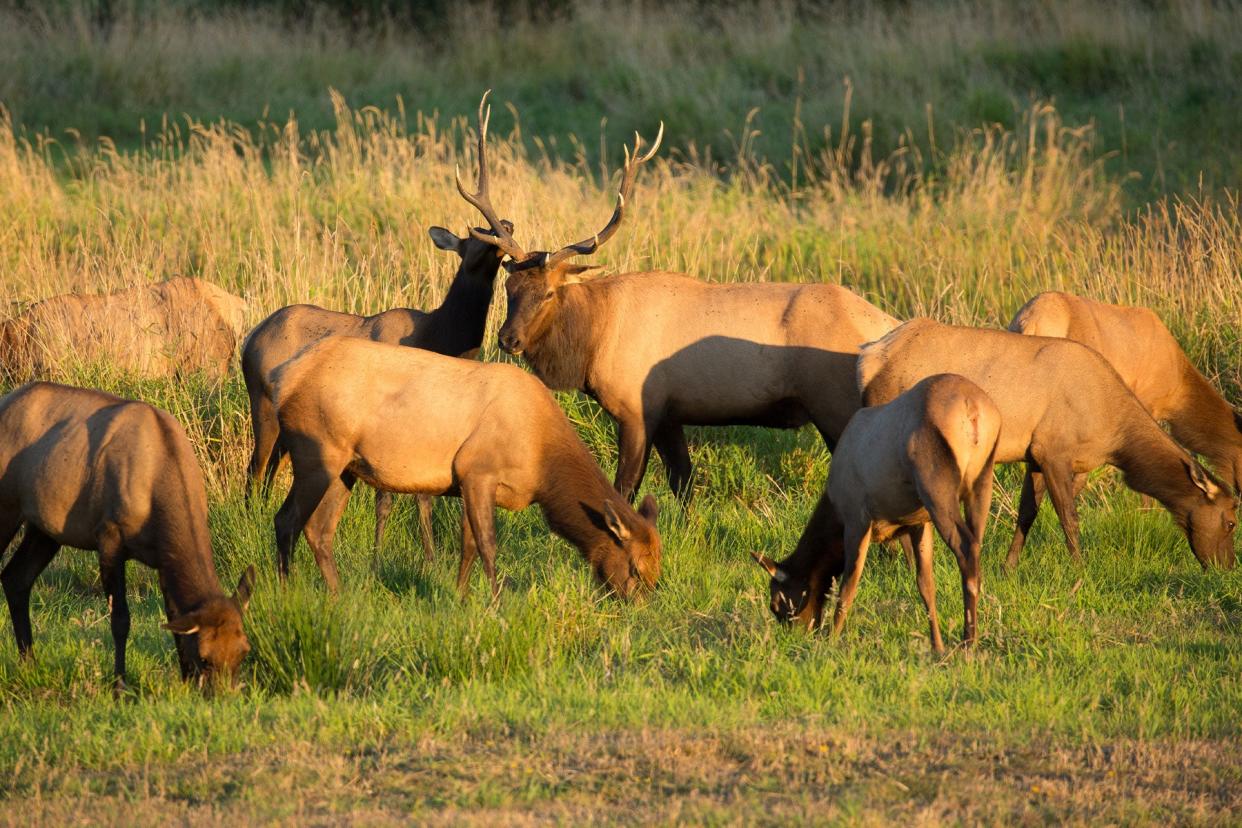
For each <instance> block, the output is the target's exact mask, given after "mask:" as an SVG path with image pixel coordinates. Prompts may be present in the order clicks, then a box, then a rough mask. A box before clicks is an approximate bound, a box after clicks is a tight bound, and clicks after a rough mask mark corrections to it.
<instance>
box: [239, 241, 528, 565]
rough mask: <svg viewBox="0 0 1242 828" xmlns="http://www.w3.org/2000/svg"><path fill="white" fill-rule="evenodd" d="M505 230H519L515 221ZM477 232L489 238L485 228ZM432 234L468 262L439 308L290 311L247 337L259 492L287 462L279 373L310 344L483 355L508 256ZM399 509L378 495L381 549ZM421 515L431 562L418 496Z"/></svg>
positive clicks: (427, 509) (424, 501) (424, 506)
mask: <svg viewBox="0 0 1242 828" xmlns="http://www.w3.org/2000/svg"><path fill="white" fill-rule="evenodd" d="M503 226H504V227H505V228H507V229H508V230H512V229H513V225H511V224H509V222H507V221H506V222H503ZM476 232H478V233H479V234H482V235H486V231H483V230H476ZM428 233H429V234H430V236H431V240H432V242H433V243H434V244H435V246H436V247H438V248H440V249H441V250H448V251H451V252H453V253H456V254H457V256H458V257H459V258H460V259H461V264H460V265H459V266H458V268H457V274H456V275H455V276H454V277H453V282H452V284H451V285H450V286H449V290H448V293H447V295H445V297H444V301H443V302H441V303H440V306H439V307H437V308H435V309H434V310H431V311H421V310H415V309H414V308H392V309H390V310H386V311H384V312H383V313H378V314H375V315H374V316H358V315H355V314H352V313H340V312H338V311H331V310H326V309H324V308H320V307H316V306H315V305H289V306H288V307H284V308H281V309H280V310H278V311H276V312H275V313H273V314H272V315H271V316H269V317H267V318H266V319H264V320H263V321H262V322H260V323H259V324H258V325H257V326H255V328H254V330H253V331H251V332H250V335H249V336H247V337H246V342H245V344H244V345H243V346H242V376H243V377H244V378H245V381H246V392H247V393H248V394H249V396H250V421H251V424H252V426H253V428H254V450H253V452H252V453H251V455H250V466H249V474H250V479H251V483H252V486H253V484H254V483H256V482H257V481H258V479H259V476H260V475H262V476H263V482H262V487H263V492H264V494H266V493H267V492H268V491H269V490H270V489H271V485H272V479H273V478H274V477H275V476H276V471H277V470H278V469H279V467H280V462H281V460H282V459H283V457H284V449H283V447H282V446H281V443H280V425H279V423H278V422H277V421H276V410H275V408H274V406H273V404H272V390H271V374H272V371H273V370H275V368H276V367H277V366H278V365H280V364H281V363H283V362H285V361H286V360H288V359H289V358H290V357H292V356H293V355H294V354H296V353H297V352H298V351H301V350H302V349H303V348H305V347H306V346H307V345H309V344H311V343H312V342H316V341H318V340H320V339H323V338H325V337H328V336H353V337H358V338H360V339H369V340H373V341H375V342H388V343H391V344H394V345H404V346H407V347H410V348H423V349H425V350H428V351H435V352H436V353H440V354H447V355H449V356H473V355H474V354H476V353H477V352H478V350H479V347H480V346H481V345H482V344H483V332H484V329H485V328H486V327H487V311H488V308H489V306H490V305H491V302H492V284H493V282H494V281H495V279H496V272H497V270H499V268H500V259H501V255H502V254H501V253H500V252H499V251H498V250H497V248H496V247H494V246H493V245H491V244H489V243H487V242H483V241H478V240H477V239H475V238H473V237H468V238H464V239H463V238H458V237H457V236H456V235H455V234H454V233H453V232H452V231H450V230H446V229H445V228H443V227H432V228H430V230H428ZM391 510H392V495H391V494H390V493H388V492H384V491H379V492H376V496H375V546H376V547H377V548H378V547H379V546H380V545H381V543H382V541H383V539H384V527H385V525H386V524H387V522H388V515H389V512H391ZM418 514H419V529H420V534H421V535H422V542H423V554H424V556H425V557H427V558H428V559H430V557H431V555H432V551H433V548H434V540H433V538H432V532H431V499H430V498H427V497H422V496H420V497H419V498H418Z"/></svg>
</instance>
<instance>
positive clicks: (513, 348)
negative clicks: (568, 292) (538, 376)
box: [457, 94, 664, 356]
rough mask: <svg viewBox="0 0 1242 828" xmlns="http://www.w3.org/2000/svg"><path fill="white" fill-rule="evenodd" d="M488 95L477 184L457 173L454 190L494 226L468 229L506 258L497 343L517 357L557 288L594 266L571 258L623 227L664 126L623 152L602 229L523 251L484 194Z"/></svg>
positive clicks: (482, 110) (537, 333)
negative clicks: (474, 187)
mask: <svg viewBox="0 0 1242 828" xmlns="http://www.w3.org/2000/svg"><path fill="white" fill-rule="evenodd" d="M486 103H487V94H484V95H483V100H482V101H480V102H479V183H478V191H477V192H475V193H468V192H466V188H465V186H464V185H463V184H462V181H461V173H460V170H459V171H458V175H457V191H458V192H459V193H461V196H462V198H464V199H465V200H466V201H467V202H469V203H470V204H471V205H473V206H474V207H475V208H476V209H477V210H478V211H479V212H480V213H481V214H482V215H483V218H485V219H487V223H488V225H489V226H490V227H491V228H492V233H491V234H486V233H483V232H480V231H478V230H471V231H470V233H471V235H472V236H473V237H474V238H476V239H478V240H480V241H485V242H487V243H489V244H492V245H495V246H496V247H497V248H499V249H500V250H501V251H503V252H504V254H505V255H507V256H508V257H509V258H508V260H507V261H505V262H504V268H505V270H506V271H508V274H509V278H508V279H507V280H506V282H505V294H506V297H507V301H508V314H507V316H506V318H505V322H504V325H503V326H501V328H500V336H499V340H500V347H501V348H502V349H504V350H505V351H506V352H507V353H510V354H513V355H515V356H516V355H518V354H521V353H522V351H523V350H524V349H525V347H526V344H527V343H528V342H531V341H533V340H537V339H539V338H540V337H541V336H542V335H543V333H544V332H545V331H546V330H547V327H548V325H549V324H550V323H551V321H552V320H553V319H555V318H556V306H557V303H558V302H559V301H560V290H561V288H563V287H565V286H566V285H571V284H574V283H576V282H580V281H582V280H583V278H584V277H585V275H586V274H587V273H588V272H590V271H593V270H598V269H599V268H598V267H590V266H586V265H579V264H574V263H572V262H570V261H569V260H570V259H572V258H573V257H575V256H587V255H590V254H592V253H594V252H595V251H596V250H598V249H599V248H600V245H602V244H604V242H606V241H608V240H609V239H610V238H612V236H613V234H615V233H616V232H617V228H618V227H620V226H621V219H622V217H623V216H624V213H625V201H626V199H627V198H628V197H629V194H630V190H631V189H632V188H633V186H634V176H635V174H636V173H637V172H638V168H639V166H641V165H642V164H644V163H645V162H647V161H649V160H651V158H652V157H653V156H654V155H655V153H656V150H658V149H659V148H660V141H661V140H663V138H664V124H663V123H661V124H660V131H659V133H658V134H657V135H656V139H655V142H654V143H653V144H652V145H651V148H650V149H648V150H646V151H645V152H643V151H642V143H643V140H642V138H641V137H640V136H639V135H638V133H635V134H634V151H633V152H632V153H631V152H630V149H629V148H628V147H627V148H626V150H625V166H624V168H623V171H622V174H621V185H620V187H619V189H618V191H617V207H616V209H615V210H614V211H613V213H612V218H610V219H609V220H608V223H607V224H606V225H604V228H603V229H602V230H600V231H599V232H598V233H596V234H595V235H594V236H591V237H590V238H588V239H584V240H582V241H580V242H576V243H574V244H570V245H566V246H565V247H562V248H561V249H560V250H557V251H555V252H551V253H549V252H546V251H542V250H539V251H534V252H531V253H528V252H526V251H525V250H523V249H522V247H521V246H520V245H519V244H518V243H517V241H516V240H515V239H514V238H513V235H512V233H511V232H510V230H511V229H512V228H511V227H508V228H506V227H505V223H504V222H503V221H501V220H500V219H499V218H498V217H497V214H496V210H495V209H494V208H493V207H492V204H491V200H490V198H489V196H488V192H487V190H488V187H487V184H488V176H487V123H488V119H489V117H490V115H491V107H488V106H487V105H486Z"/></svg>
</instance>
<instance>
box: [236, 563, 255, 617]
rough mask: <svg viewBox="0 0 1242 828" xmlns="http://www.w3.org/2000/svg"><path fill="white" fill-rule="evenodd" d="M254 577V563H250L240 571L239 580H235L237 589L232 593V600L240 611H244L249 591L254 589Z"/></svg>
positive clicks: (247, 602) (248, 602) (248, 598)
mask: <svg viewBox="0 0 1242 828" xmlns="http://www.w3.org/2000/svg"><path fill="white" fill-rule="evenodd" d="M254 578H255V574H254V565H253V564H252V565H250V566H248V567H246V571H245V572H243V573H242V576H241V580H239V581H238V582H237V591H236V592H234V593H233V600H234V601H236V602H237V608H238V609H239V610H241V611H242V612H245V611H246V607H247V606H248V605H249V604H250V593H251V592H253V591H254Z"/></svg>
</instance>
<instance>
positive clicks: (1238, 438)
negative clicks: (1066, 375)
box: [1009, 291, 1242, 494]
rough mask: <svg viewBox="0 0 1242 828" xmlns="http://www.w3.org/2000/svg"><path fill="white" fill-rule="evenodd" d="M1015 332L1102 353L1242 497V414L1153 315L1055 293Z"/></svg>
mask: <svg viewBox="0 0 1242 828" xmlns="http://www.w3.org/2000/svg"><path fill="white" fill-rule="evenodd" d="M1009 330H1011V331H1013V332H1014V333H1021V334H1029V335H1032V336H1057V337H1063V338H1065V339H1072V340H1074V341H1075V342H1081V343H1082V344H1083V345H1086V346H1087V347H1088V348H1093V349H1094V350H1096V351H1099V353H1100V354H1101V355H1102V356H1103V357H1104V358H1105V359H1106V360H1108V362H1109V364H1110V365H1112V366H1113V368H1115V369H1116V370H1117V373H1118V374H1119V375H1120V376H1121V379H1122V381H1123V382H1125V384H1126V387H1128V388H1129V389H1130V390H1131V391H1132V392H1134V396H1135V397H1137V398H1138V401H1139V402H1141V403H1142V404H1143V407H1144V408H1146V409H1147V410H1148V411H1150V412H1151V415H1152V416H1153V417H1155V418H1156V420H1157V421H1163V422H1167V423H1168V424H1169V431H1171V432H1172V434H1173V437H1174V439H1176V440H1177V441H1178V442H1179V443H1181V444H1182V445H1183V446H1185V447H1186V448H1188V449H1190V450H1191V451H1194V452H1197V453H1199V454H1201V455H1203V456H1204V457H1206V458H1207V459H1208V461H1209V462H1210V463H1211V464H1212V466H1213V467H1214V468H1215V470H1216V473H1217V474H1218V475H1219V476H1220V478H1221V480H1222V481H1223V482H1224V483H1225V485H1226V486H1228V487H1229V488H1230V490H1232V491H1233V492H1235V493H1238V494H1242V411H1238V410H1236V409H1234V408H1233V406H1231V405H1230V404H1229V403H1228V402H1226V401H1225V398H1224V397H1222V396H1221V395H1220V393H1219V392H1218V391H1217V390H1216V389H1215V388H1213V387H1212V383H1210V382H1208V380H1207V378H1206V377H1204V376H1203V374H1201V373H1199V370H1198V369H1197V368H1195V366H1194V365H1193V364H1192V363H1191V361H1190V359H1189V358H1188V357H1187V356H1186V352H1185V351H1183V350H1182V348H1181V346H1180V345H1179V344H1178V343H1177V340H1176V339H1174V338H1173V334H1171V333H1169V329H1168V328H1166V327H1165V326H1164V323H1163V322H1161V321H1160V317H1159V316H1156V314H1155V313H1154V312H1153V311H1151V310H1150V309H1148V308H1133V307H1126V306H1124V305H1110V304H1106V303H1104V302H1097V301H1095V300H1093V299H1086V298H1084V297H1081V296H1074V295H1073V294H1070V293H1060V292H1057V291H1049V292H1047V293H1041V294H1039V295H1038V296H1036V297H1035V298H1034V299H1032V300H1031V301H1029V302H1027V303H1026V304H1025V305H1023V306H1022V309H1021V310H1019V311H1018V312H1017V314H1015V315H1014V317H1013V321H1012V322H1010V323H1009Z"/></svg>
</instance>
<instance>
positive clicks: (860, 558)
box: [832, 523, 871, 638]
mask: <svg viewBox="0 0 1242 828" xmlns="http://www.w3.org/2000/svg"><path fill="white" fill-rule="evenodd" d="M870 544H871V524H870V523H868V524H867V525H866V526H865V527H863V528H862V529H861V530H860V529H859V528H858V527H857V526H847V527H846V529H845V569H844V572H843V573H842V575H841V590H840V593H839V594H838V595H837V609H836V612H834V613H833V616H832V635H833V637H834V638H835V637H836V636H839V635H840V634H841V629H842V628H843V627H844V626H845V619H846V616H848V615H849V612H850V606H851V605H853V603H854V596H855V595H856V594H857V593H858V581H859V579H861V578H862V571H863V566H864V565H866V563H867V547H868V546H870Z"/></svg>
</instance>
